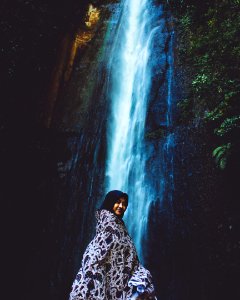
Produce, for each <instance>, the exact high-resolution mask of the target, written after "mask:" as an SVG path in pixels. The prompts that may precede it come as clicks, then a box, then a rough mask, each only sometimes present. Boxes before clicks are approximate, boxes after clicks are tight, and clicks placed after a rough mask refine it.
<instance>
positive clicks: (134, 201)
mask: <svg viewBox="0 0 240 300" xmlns="http://www.w3.org/2000/svg"><path fill="white" fill-rule="evenodd" d="M122 7H123V11H122V14H121V18H120V21H119V25H118V30H117V32H116V35H115V41H114V45H113V49H112V52H111V55H110V60H109V65H108V68H109V99H110V117H109V120H108V137H107V138H108V156H107V171H106V178H107V182H106V191H109V190H112V189H120V190H123V191H125V192H127V193H128V194H129V199H130V201H129V207H128V210H127V213H126V216H125V221H126V223H127V227H128V230H129V232H130V234H131V235H132V237H133V238H134V241H135V244H136V246H137V249H138V253H139V256H140V258H142V259H143V253H142V243H143V241H144V239H145V237H146V234H147V224H148V214H149V207H150V205H151V202H153V201H155V199H156V195H157V194H158V192H159V191H156V190H154V188H153V184H152V183H151V182H149V180H148V179H147V178H148V176H147V174H146V161H147V159H148V157H147V151H146V143H145V125H146V116H147V110H148V104H149V98H150V91H151V85H152V78H153V74H152V72H153V69H152V63H151V61H150V58H151V51H153V44H154V43H156V40H157V42H158V43H161V42H163V41H161V40H158V39H156V37H157V34H158V37H159V31H161V30H162V23H161V22H159V16H160V15H161V14H162V7H161V6H159V7H154V5H153V3H152V1H150V0H126V1H124V2H123V5H122ZM165 35H166V33H165V32H164V33H163V36H165ZM164 55H165V54H164ZM165 56H166V55H165ZM166 59H167V60H168V64H169V65H170V66H172V60H171V59H172V58H171V53H168V57H166ZM167 77H168V78H169V79H168V87H167V97H166V99H165V101H166V102H167V107H168V108H167V111H166V113H165V116H164V117H165V120H166V122H165V125H166V126H168V127H169V126H171V122H172V121H171V114H172V112H171V84H172V67H170V68H169V69H168V72H167ZM172 145H173V135H169V136H168V137H167V139H166V142H165V143H164V145H163V147H164V149H165V150H163V151H164V152H166V153H167V155H168V153H169V149H170V148H171V147H172ZM159 176H160V177H161V174H160V175H159ZM159 180H161V179H160V178H159ZM162 180H163V185H164V182H165V180H164V175H163V179H162ZM162 189H164V186H163V187H162ZM162 195H163V194H162ZM160 200H161V199H160Z"/></svg>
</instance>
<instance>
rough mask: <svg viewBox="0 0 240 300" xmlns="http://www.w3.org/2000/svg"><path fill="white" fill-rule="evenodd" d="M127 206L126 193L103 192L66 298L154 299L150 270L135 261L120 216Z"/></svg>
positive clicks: (83, 299) (136, 258)
mask: <svg viewBox="0 0 240 300" xmlns="http://www.w3.org/2000/svg"><path fill="white" fill-rule="evenodd" d="M127 206H128V195H127V194H126V193H123V192H121V191H117V190H115V191H111V192H109V193H108V194H107V195H106V197H105V200H104V202H103V204H102V206H101V208H100V210H98V211H97V212H96V218H97V228H96V235H95V237H94V239H93V240H92V241H91V242H90V244H89V245H88V247H87V249H86V251H85V253H84V255H83V260H82V267H81V269H80V270H79V272H78V274H77V276H76V279H75V281H74V283H73V286H72V292H71V294H70V300H128V299H155V298H154V296H153V293H154V287H153V284H152V278H151V274H150V272H149V271H148V270H146V269H145V268H144V267H143V266H141V264H140V263H139V260H138V257H137V253H136V249H135V246H134V244H133V242H132V239H131V238H130V236H129V234H128V232H127V230H126V227H125V225H124V222H123V220H122V217H123V215H124V213H125V211H126V209H127Z"/></svg>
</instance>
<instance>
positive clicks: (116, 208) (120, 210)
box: [101, 190, 128, 218]
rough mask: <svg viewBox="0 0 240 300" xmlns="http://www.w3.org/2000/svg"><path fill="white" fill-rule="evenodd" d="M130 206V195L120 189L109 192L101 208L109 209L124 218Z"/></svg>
mask: <svg viewBox="0 0 240 300" xmlns="http://www.w3.org/2000/svg"><path fill="white" fill-rule="evenodd" d="M127 206H128V195H127V194H126V193H123V192H121V191H118V190H114V191H110V192H108V193H107V195H106V197H105V199H104V201H103V204H102V206H101V209H107V210H109V211H110V212H112V213H114V214H115V215H116V216H118V217H120V218H122V217H123V215H124V212H125V211H126V209H127Z"/></svg>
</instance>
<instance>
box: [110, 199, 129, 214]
mask: <svg viewBox="0 0 240 300" xmlns="http://www.w3.org/2000/svg"><path fill="white" fill-rule="evenodd" d="M126 209H127V200H126V199H124V198H120V199H119V200H118V201H117V202H116V203H115V204H114V206H113V212H114V214H115V215H116V216H118V217H121V218H122V217H123V215H124V213H125V211H126Z"/></svg>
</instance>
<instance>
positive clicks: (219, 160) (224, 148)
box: [212, 143, 231, 170]
mask: <svg viewBox="0 0 240 300" xmlns="http://www.w3.org/2000/svg"><path fill="white" fill-rule="evenodd" d="M230 149H231V143H228V144H224V145H221V146H219V147H217V148H216V149H214V150H213V153H212V155H213V157H214V158H215V162H216V164H217V165H218V167H219V168H220V169H222V170H223V169H225V167H226V164H227V157H228V156H229V153H230Z"/></svg>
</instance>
